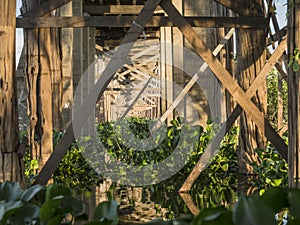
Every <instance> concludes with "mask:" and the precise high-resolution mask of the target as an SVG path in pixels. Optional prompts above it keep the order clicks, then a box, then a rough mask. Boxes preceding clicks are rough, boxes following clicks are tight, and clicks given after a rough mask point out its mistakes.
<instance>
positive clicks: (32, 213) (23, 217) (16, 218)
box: [8, 203, 40, 225]
mask: <svg viewBox="0 0 300 225" xmlns="http://www.w3.org/2000/svg"><path fill="white" fill-rule="evenodd" d="M39 212H40V208H39V207H38V206H37V205H35V204H32V203H27V204H25V205H23V206H22V207H20V208H19V209H18V210H17V211H16V212H15V213H14V215H12V216H11V217H10V218H9V219H8V221H9V222H10V224H14V225H24V224H33V223H32V221H33V220H36V219H37V218H38V217H39Z"/></svg>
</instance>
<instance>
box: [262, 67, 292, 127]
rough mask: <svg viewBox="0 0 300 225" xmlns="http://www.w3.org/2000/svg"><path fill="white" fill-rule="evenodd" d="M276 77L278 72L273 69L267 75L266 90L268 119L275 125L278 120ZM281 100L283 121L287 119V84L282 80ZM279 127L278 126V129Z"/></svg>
mask: <svg viewBox="0 0 300 225" xmlns="http://www.w3.org/2000/svg"><path fill="white" fill-rule="evenodd" d="M278 79H279V74H278V71H277V70H276V69H273V70H272V71H271V73H270V74H269V75H268V76H267V92H268V100H267V101H268V107H267V112H268V113H267V115H268V120H269V121H270V123H271V124H272V125H273V127H277V121H278ZM282 100H283V123H284V124H286V123H287V121H288V118H287V116H288V85H287V83H286V82H282ZM280 128H281V127H279V129H280Z"/></svg>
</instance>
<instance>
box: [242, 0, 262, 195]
mask: <svg viewBox="0 0 300 225" xmlns="http://www.w3.org/2000/svg"><path fill="white" fill-rule="evenodd" d="M251 2H252V1H250V0H247V1H246V0H245V3H244V4H245V5H244V6H242V7H246V6H247V5H248V6H250V4H251ZM259 2H260V3H261V7H260V9H257V10H255V9H252V10H249V11H247V12H245V13H244V14H243V15H242V16H263V15H264V13H263V11H264V10H263V1H259ZM237 38H238V40H237V50H238V51H237V60H238V68H237V70H238V71H237V80H238V83H239V84H240V86H241V87H242V88H243V89H244V90H247V89H248V88H249V87H250V85H251V84H252V83H253V81H254V80H255V78H256V76H257V74H258V72H259V71H260V70H261V68H262V66H263V65H264V63H265V59H266V51H265V48H266V29H238V30H237ZM253 102H255V104H256V105H257V106H258V108H259V109H260V111H261V112H262V113H263V115H265V113H266V107H267V98H266V81H263V84H262V85H261V86H260V88H259V89H258V91H257V93H256V95H255V96H254V98H253ZM263 132H264V130H258V127H257V126H256V125H255V123H254V122H253V120H252V119H251V118H249V115H247V114H246V113H245V112H243V113H242V114H241V117H240V135H239V148H238V165H239V174H240V181H239V183H240V184H244V185H243V186H240V191H247V189H248V188H249V187H248V186H247V179H248V177H247V176H248V174H251V173H252V167H251V166H250V164H251V163H252V162H258V163H259V158H258V157H257V154H256V153H255V151H254V150H255V149H256V148H265V144H266V139H265V135H264V133H263Z"/></svg>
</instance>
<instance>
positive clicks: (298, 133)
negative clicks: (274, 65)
mask: <svg viewBox="0 0 300 225" xmlns="http://www.w3.org/2000/svg"><path fill="white" fill-rule="evenodd" d="M288 12H289V17H288V19H289V20H288V37H289V40H288V53H289V57H288V58H290V57H291V56H294V51H295V49H300V0H293V1H292V0H289V1H288ZM299 63H300V60H298V64H299ZM288 90H289V95H288V105H289V107H288V110H289V112H288V115H289V121H288V130H289V134H288V135H289V136H288V137H289V160H288V162H289V186H290V187H293V188H300V71H299V70H298V71H294V70H293V66H290V67H288Z"/></svg>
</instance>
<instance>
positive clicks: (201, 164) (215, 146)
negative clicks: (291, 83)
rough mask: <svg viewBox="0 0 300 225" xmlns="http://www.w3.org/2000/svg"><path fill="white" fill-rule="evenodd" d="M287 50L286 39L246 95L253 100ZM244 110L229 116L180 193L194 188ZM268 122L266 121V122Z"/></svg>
mask: <svg viewBox="0 0 300 225" xmlns="http://www.w3.org/2000/svg"><path fill="white" fill-rule="evenodd" d="M285 48H286V39H285V40H284V41H283V42H281V43H280V45H279V46H278V48H277V49H276V50H275V52H274V54H273V55H272V56H271V58H270V59H269V61H268V62H267V63H266V64H265V65H264V67H263V68H262V69H261V71H260V72H259V74H258V75H257V78H256V79H255V80H254V82H253V83H252V84H251V86H250V88H249V89H248V90H247V92H246V94H247V96H248V97H249V98H251V97H252V96H253V95H254V94H255V92H256V90H257V89H258V88H259V86H260V85H261V84H262V81H263V80H264V79H266V76H267V75H268V73H269V71H270V70H271V69H272V68H273V66H274V65H275V64H276V62H277V60H278V59H279V58H280V56H281V55H282V53H283V52H284V50H285ZM242 111H243V109H242V108H241V107H240V106H239V105H238V106H236V107H235V108H234V110H233V111H232V113H231V114H230V115H229V117H228V119H227V121H226V122H225V123H224V124H223V125H222V126H221V128H220V130H219V131H218V133H217V134H216V136H215V137H214V138H213V140H212V141H211V142H210V143H209V145H208V146H207V148H206V149H205V152H204V153H203V155H202V156H201V158H200V159H199V161H198V162H197V164H196V165H195V167H194V169H193V170H192V172H191V173H190V175H189V176H188V178H187V179H186V181H185V182H184V184H183V185H182V187H181V188H180V190H179V191H180V192H186V191H188V190H190V188H191V187H192V185H193V183H194V181H195V180H196V179H197V177H198V176H199V175H200V173H201V172H202V171H203V170H204V169H205V168H206V167H207V165H208V162H209V161H210V159H211V158H213V156H214V155H215V153H216V152H217V150H218V149H219V146H220V143H221V141H222V139H223V137H224V135H225V134H226V133H227V132H228V131H229V130H230V128H231V127H232V125H233V124H234V122H235V121H236V119H237V118H238V116H239V115H240V114H241V113H242ZM265 121H266V120H265ZM275 138H276V139H278V140H280V139H281V138H280V137H278V136H277V137H275ZM278 145H282V148H283V150H284V149H285V151H281V154H282V155H283V157H284V158H285V159H287V149H286V146H285V145H283V142H282V141H280V142H279V143H278ZM279 150H280V149H279Z"/></svg>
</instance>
